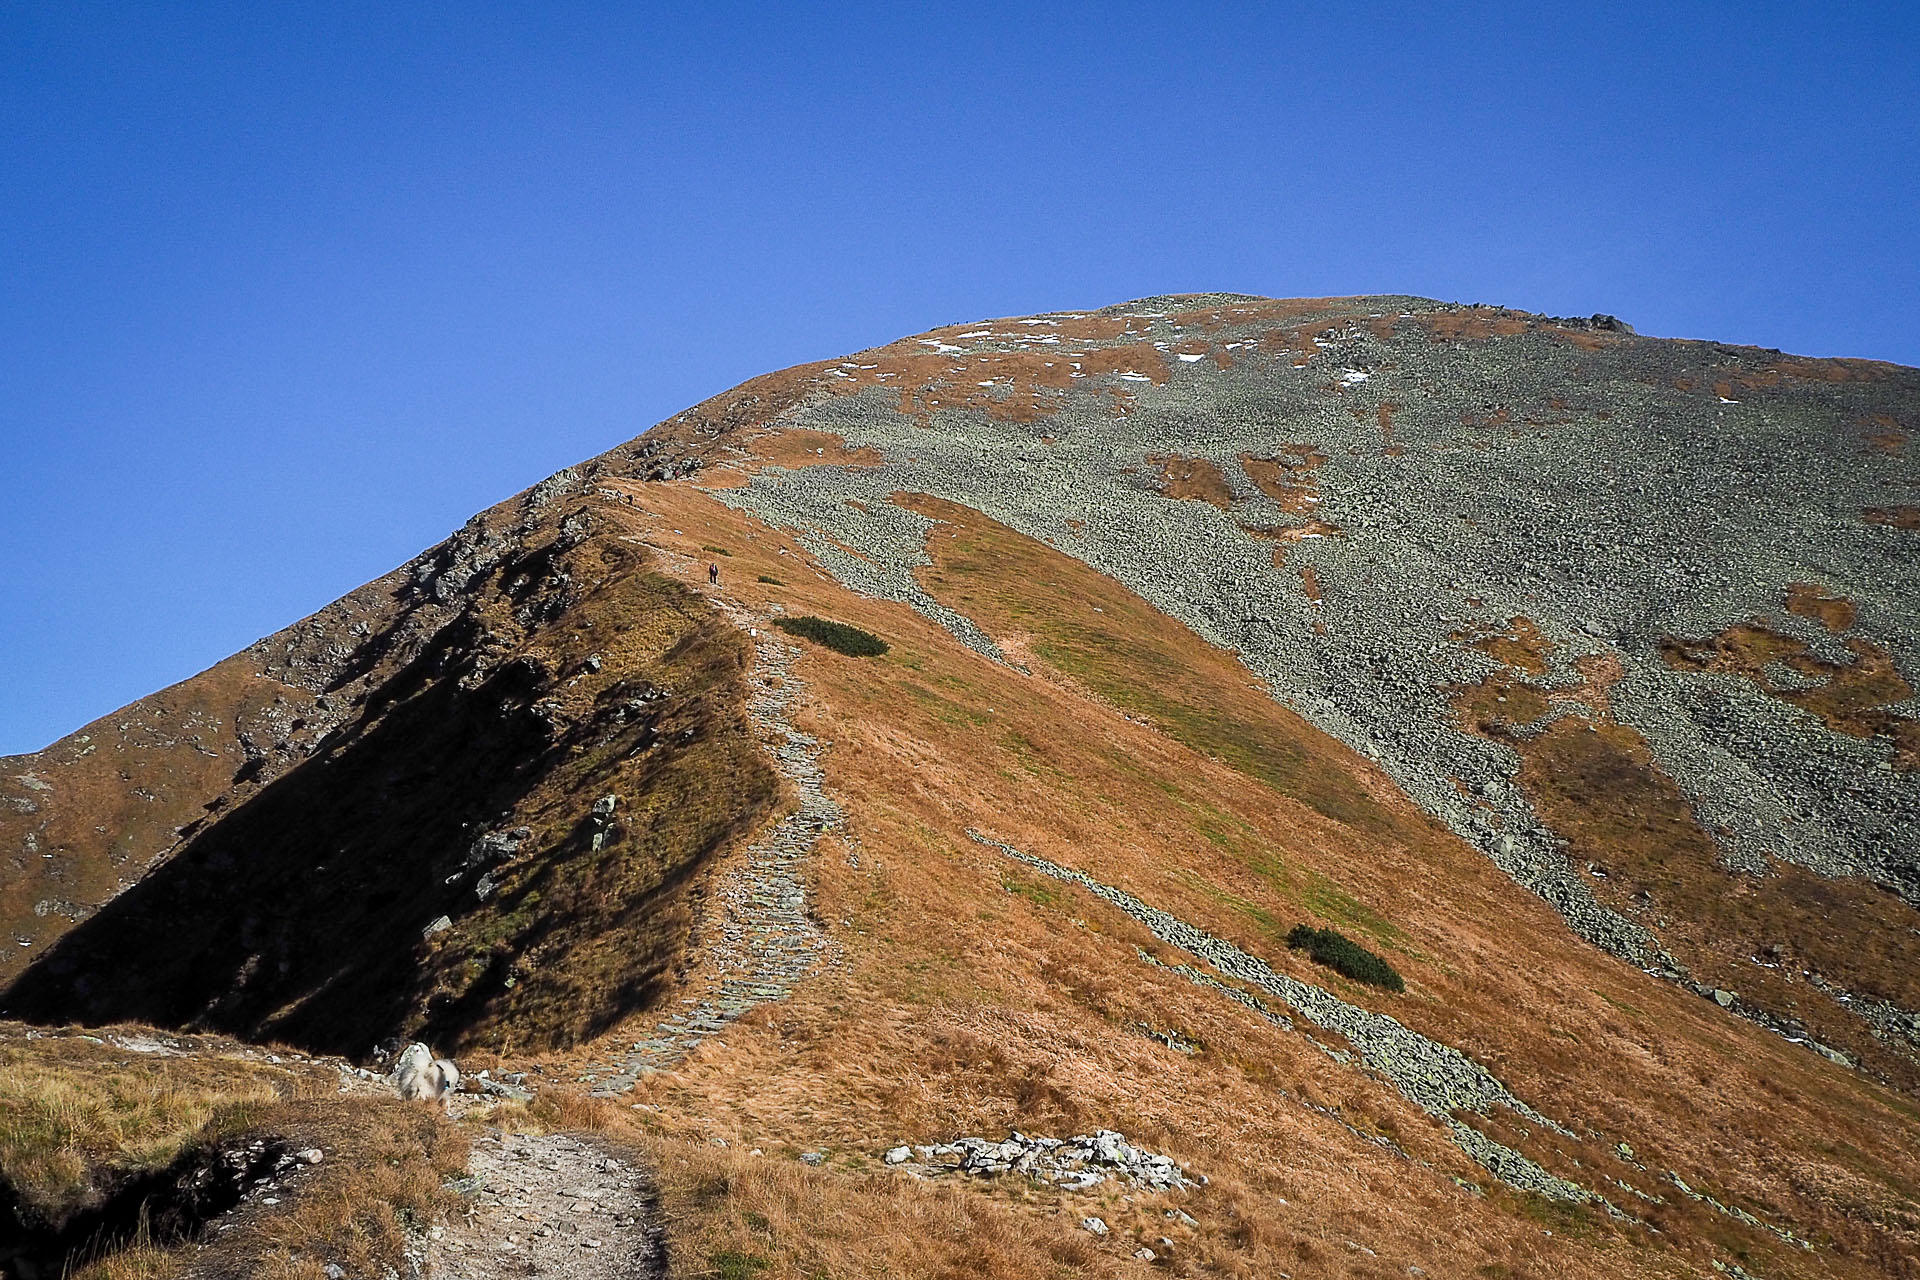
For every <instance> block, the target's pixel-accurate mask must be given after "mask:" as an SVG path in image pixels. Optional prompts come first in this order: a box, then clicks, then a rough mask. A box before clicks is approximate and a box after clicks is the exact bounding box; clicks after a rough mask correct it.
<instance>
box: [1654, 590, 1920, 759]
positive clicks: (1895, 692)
mask: <svg viewBox="0 0 1920 1280" xmlns="http://www.w3.org/2000/svg"><path fill="white" fill-rule="evenodd" d="M1846 645H1847V648H1849V649H1851V650H1853V653H1854V659H1853V661H1852V662H1850V663H1836V662H1828V661H1825V660H1824V659H1821V658H1817V657H1815V656H1814V655H1813V654H1812V653H1811V652H1810V651H1809V650H1808V648H1807V646H1806V644H1805V643H1804V642H1803V641H1800V640H1796V639H1794V638H1793V637H1792V636H1785V635H1781V634H1780V633H1779V632H1777V631H1774V630H1773V629H1771V628H1769V627H1765V626H1762V625H1760V624H1759V623H1741V624H1739V625H1737V626H1733V627H1729V628H1727V629H1726V630H1725V631H1723V632H1721V633H1720V634H1718V635H1715V636H1709V637H1708V638H1706V639H1705V640H1699V641H1686V640H1672V639H1670V640H1668V641H1667V642H1666V643H1665V644H1663V645H1662V647H1661V653H1662V656H1664V657H1665V658H1666V660H1667V663H1668V664H1669V665H1670V666H1673V667H1677V668H1679V669H1681V670H1687V671H1725V672H1731V673H1733V674H1735V675H1740V676H1745V677H1746V678H1747V679H1749V680H1751V681H1752V682H1753V683H1754V684H1755V685H1757V686H1758V687H1759V688H1760V689H1762V690H1763V691H1765V692H1766V693H1768V694H1770V695H1772V696H1773V697H1776V698H1779V699H1782V700H1783V701H1786V702H1791V703H1793V704H1794V705H1795V706H1797V707H1800V708H1801V709H1802V710H1805V711H1809V712H1811V713H1812V714H1814V715H1816V716H1818V717H1819V718H1820V719H1821V720H1822V721H1823V722H1824V723H1825V724H1826V726H1827V727H1828V728H1829V729H1832V730H1834V731H1835V732H1836V733H1845V734H1849V735H1851V736H1853V737H1856V738H1873V737H1883V738H1887V739H1889V740H1890V741H1892V742H1894V743H1895V745H1896V747H1897V748H1899V750H1898V752H1897V754H1896V760H1895V763H1896V767H1900V768H1913V767H1914V766H1915V764H1916V763H1920V762H1916V760H1915V759H1914V757H1913V755H1912V752H1911V750H1910V749H1909V748H1908V744H1909V743H1911V742H1912V740H1913V739H1912V729H1911V727H1910V726H1911V725H1912V723H1913V722H1912V721H1909V720H1907V719H1905V717H1902V716H1898V715H1895V714H1894V713H1893V712H1892V711H1890V710H1889V709H1888V708H1890V707H1892V706H1893V705H1895V704H1897V703H1901V702H1905V701H1906V700H1907V699H1908V698H1910V697H1912V696H1913V687H1912V686H1911V685H1909V684H1908V683H1907V681H1906V679H1905V678H1904V677H1903V676H1901V674H1900V672H1899V671H1898V670H1897V669H1896V668H1895V667H1894V664H1893V656H1892V655H1891V654H1889V653H1888V652H1887V651H1886V650H1885V649H1883V648H1881V647H1880V646H1879V645H1876V644H1874V643H1872V642H1871V641H1868V640H1863V639H1860V638H1858V637H1850V638H1848V640H1847V641H1846ZM1774 663H1779V664H1780V665H1781V666H1783V667H1785V668H1786V669H1787V670H1789V671H1792V672H1794V673H1795V674H1796V675H1797V676H1800V677H1802V678H1804V679H1806V680H1811V681H1816V682H1817V683H1814V684H1812V685H1811V686H1810V687H1804V688H1803V687H1801V686H1800V683H1799V682H1798V681H1795V682H1794V683H1792V684H1790V685H1789V684H1782V683H1781V682H1779V681H1778V680H1776V679H1775V678H1774V677H1773V675H1772V674H1770V672H1769V670H1768V668H1769V667H1770V666H1771V665H1772V664H1774Z"/></svg>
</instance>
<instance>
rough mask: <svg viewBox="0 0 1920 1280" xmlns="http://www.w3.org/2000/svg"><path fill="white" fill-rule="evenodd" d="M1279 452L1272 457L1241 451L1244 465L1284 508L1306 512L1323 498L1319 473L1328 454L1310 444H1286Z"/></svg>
mask: <svg viewBox="0 0 1920 1280" xmlns="http://www.w3.org/2000/svg"><path fill="white" fill-rule="evenodd" d="M1277 453H1278V456H1277V457H1272V458H1258V457H1255V456H1253V455H1252V454H1241V455H1240V469H1241V470H1242V471H1244V472H1246V475H1247V479H1249V480H1251V481H1252V482H1253V485H1254V487H1255V488H1256V489H1258V490H1260V492H1262V493H1264V494H1266V495H1267V496H1268V497H1269V498H1272V499H1273V500H1274V501H1275V502H1276V503H1278V504H1279V505H1280V509H1281V510H1282V511H1286V512H1289V513H1291V514H1293V515H1306V514H1307V513H1309V512H1311V511H1312V510H1313V508H1314V507H1315V506H1317V505H1318V504H1319V502H1320V492H1319V482H1318V480H1317V478H1316V475H1315V473H1316V472H1318V471H1319V470H1320V468H1321V467H1323V466H1325V465H1326V461H1327V455H1326V454H1324V453H1321V452H1320V451H1319V450H1318V449H1316V448H1314V446H1312V445H1310V444H1288V445H1282V446H1280V448H1279V449H1278V450H1277Z"/></svg>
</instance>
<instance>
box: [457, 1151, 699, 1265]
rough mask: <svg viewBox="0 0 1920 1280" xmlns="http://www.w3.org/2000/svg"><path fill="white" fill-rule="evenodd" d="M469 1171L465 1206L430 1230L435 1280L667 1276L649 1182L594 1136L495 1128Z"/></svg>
mask: <svg viewBox="0 0 1920 1280" xmlns="http://www.w3.org/2000/svg"><path fill="white" fill-rule="evenodd" d="M467 1169H468V1178H467V1180H466V1183H465V1185H463V1186H462V1188H461V1189H462V1190H463V1191H464V1192H465V1193H466V1195H467V1197H468V1201H467V1211H466V1213H465V1214H464V1215H462V1216H456V1217H455V1218H454V1219H453V1221H452V1222H451V1223H450V1224H449V1225H448V1226H446V1227H443V1228H441V1227H437V1228H435V1229H434V1230H433V1232H432V1233H431V1239H430V1240H429V1243H428V1248H427V1257H426V1274H427V1275H428V1276H429V1277H432V1278H433V1280H509V1277H511V1278H513V1280H519V1278H520V1277H526V1276H544V1277H551V1278H552V1280H599V1278H600V1277H606V1278H607V1280H613V1278H614V1277H619V1280H653V1278H656V1277H657V1278H664V1277H665V1276H666V1274H667V1255H666V1244H665V1239H664V1235H663V1233H662V1229H661V1226H660V1222H659V1212H658V1206H657V1205H656V1204H655V1201H654V1195H653V1190H652V1186H651V1183H650V1182H649V1181H648V1179H647V1178H646V1176H645V1175H644V1174H643V1173H642V1171H641V1170H639V1169H638V1168H635V1167H634V1166H632V1165H630V1164H628V1163H626V1162H624V1161H622V1160H619V1159H616V1158H615V1157H613V1156H611V1155H609V1154H607V1153H606V1152H605V1151H603V1150H601V1149H600V1148H598V1147H596V1146H594V1145H593V1144H592V1143H590V1142H588V1141H586V1140H584V1139H582V1138H578V1137H574V1136H572V1135H569V1134H548V1135H545V1136H541V1137H533V1136H529V1135H526V1134H514V1133H503V1132H501V1131H500V1130H498V1129H489V1130H488V1132H487V1133H486V1134H485V1135H484V1136H483V1137H480V1138H477V1139H475V1141H474V1143H473V1156H472V1159H471V1160H470V1161H469V1163H468V1165H467Z"/></svg>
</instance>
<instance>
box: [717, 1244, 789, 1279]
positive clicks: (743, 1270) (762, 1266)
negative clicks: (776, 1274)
mask: <svg viewBox="0 0 1920 1280" xmlns="http://www.w3.org/2000/svg"><path fill="white" fill-rule="evenodd" d="M707 1261H708V1262H709V1263H710V1264H712V1266H713V1275H714V1276H716V1277H717V1278H718V1280H753V1277H754V1276H757V1275H759V1274H760V1273H761V1272H762V1271H765V1270H766V1269H767V1268H769V1267H771V1266H772V1265H773V1260H772V1259H771V1258H768V1257H767V1256H765V1255H764V1254H758V1253H742V1252H740V1251H739V1250H738V1249H719V1250H716V1251H714V1252H713V1253H710V1254H708V1255H707Z"/></svg>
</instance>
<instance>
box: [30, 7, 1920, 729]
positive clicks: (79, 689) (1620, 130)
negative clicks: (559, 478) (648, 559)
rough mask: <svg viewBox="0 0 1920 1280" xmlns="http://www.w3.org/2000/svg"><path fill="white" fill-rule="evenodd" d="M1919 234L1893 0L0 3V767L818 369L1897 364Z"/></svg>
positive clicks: (1908, 332) (1914, 301)
mask: <svg viewBox="0 0 1920 1280" xmlns="http://www.w3.org/2000/svg"><path fill="white" fill-rule="evenodd" d="M396 15H401V16H396ZM1917 233H1920V5H1915V4H1913V3H1911V2H1909V3H1906V4H1899V5H1891V4H1890V5H1882V6H1868V5H1807V4H1797V5H1791V6H1789V5H1773V4H1722V5H1706V4H1685V3H1680V4H1672V3H1662V4H1647V5H1630V4H1629V5H1618V4H1616V5H1580V6H1568V5H1556V4H1541V3H1538V0H1532V2H1530V3H1525V4H1513V5H1506V6H1499V5H1461V6H1444V5H1438V4H1423V5H1406V6H1369V5H1361V4H1351V3H1346V4H1315V5H1311V6H1306V5H1284V4H1271V5H1260V4H1234V5H1206V4H1199V3H1188V4H1177V5H1176V4H1155V5H1129V4H1122V3H1112V2H1109V3H1102V4H1088V5H1065V4H1031V3H1029V4H1021V5H1009V6H1005V7H996V6H987V5H952V4H944V5H921V4H910V3H909V4H903V3H898V2H896V3H891V4H884V5H873V6H855V5H840V6H817V7H816V6H804V5H773V4H764V5H745V6H737V7H736V6H732V5H728V4H723V3H702V4H687V3H679V4H674V5H671V6H666V5H662V6H649V5H644V4H637V3H627V4H608V5H572V4H567V3H564V2H560V0H541V2H540V3H528V4H524V5H519V6H489V5H484V4H469V5H464V6H458V7H455V6H446V7H441V6H437V5H433V4H409V5H391V4H389V5H378V6H375V5H360V4H354V3H341V2H339V0H330V2H329V3H325V4H310V5H309V4H300V3H293V2H288V3H275V4H233V5H220V4H215V3H200V4H191V5H188V4H168V3H163V2H160V0H152V2H149V3H143V4H139V5H124V6H121V5H94V4H87V3H83V2H81V0H52V2H49V3H44V4H40V3H25V2H22V0H0V753H4V752H19V751H29V750H35V749H38V748H39V747H42V746H44V745H46V744H47V743H48V742H50V741H52V740H53V739H55V738H57V737H58V736H60V735H62V734H64V733H67V732H70V731H72V730H73V729H75V728H77V727H79V726H80V725H81V724H83V723H85V722H86V721H87V720H89V719H91V718H93V717H95V716H98V715H101V714H103V713H105V712H107V711H109V710H112V709H113V708H115V707H117V706H120V705H122V704H123V703H125V702H128V701H130V700H132V699H134V698H137V697H139V696H141V695H143V694H145V693H148V692H150V691H152V690H154V689H156V688H158V687H160V686H163V685H165V684H168V683H170V682H172V681H174V680H178V679H181V678H184V677H185V676H188V675H190V674H192V673H194V672H195V671H198V670H200V669H202V668H204V667H206V666H209V665H211V664H212V663H214V662H216V661H218V660H219V659H220V658H222V657H224V656H225V655H227V654H228V653H231V652H233V651H234V650H236V649H239V648H241V647H243V646H245V645H246V644H248V643H250V642H251V641H253V640H254V639H256V638H258V637H259V636H261V635H264V634H267V633H269V632H272V631H274V630H276V629H278V628H279V627H281V626H284V625H286V624H287V623H289V622H292V621H293V620H295V619H297V618H299V617H301V616H302V615H304V614H306V613H308V612H311V611H312V610H313V609H316V608H318V607H320V606H321V605H323V604H325V603H327V602H328V601H329V600H332V599H333V598H335V597H337V596H339V595H341V594H342V593H344V592H346V591H348V590H350V589H352V588H353V587H354V586H356V585H358V584H359V583H361V582H364V581H366V580H367V579H369V578H373V577H376V576H378V575H379V574H381V573H383V572H385V571H386V570H388V569H389V568H391V567H393V566H394V565H396V564H399V563H400V562H402V561H404V560H406V559H408V558H409V557H410V556H412V555H413V554H414V553H416V552H417V551H419V550H421V549H423V548H425V547H426V546H428V545H430V544H432V543H433V542H435V541H437V540H438V539H440V538H441V537H443V536H445V535H446V534H447V533H448V532H449V531H450V530H452V529H453V528H454V527H456V526H458V525H459V524H460V523H461V522H462V521H463V520H464V519H465V518H466V517H467V516H468V515H470V514H472V513H473V512H474V511H477V510H479V509H480V508H482V507H484V506H487V505H488V504H490V503H492V502H495V501H497V500H499V499H500V498H502V497H505V496H506V495H508V494H510V493H512V492H514V491H515V490H517V489H520V488H522V487H524V486H526V485H527V484H530V483H532V482H533V481H535V480H538V479H540V478H541V477H542V476H544V475H546V474H548V473H550V472H552V471H554V470H556V469H558V468H560V467H562V466H565V465H567V464H569V463H571V462H575V461H578V460H579V459H581V458H584V457H588V456H591V455H593V454H595V453H598V452H600V451H601V450H603V449H606V448H608V447H609V446H611V445H613V444H615V443H617V442H619V441H621V440H624V439H627V438H629V437H631V436H633V435H635V434H637V433H638V432H640V431H641V430H643V429H645V428H646V427H647V426H649V425H650V424H652V423H654V422H656V421H658V420H660V419H661V418H664V417H667V416H669V415H671V414H672V413H674V412H675V411H677V410H679V409H681V408H683V407H685V406H686V405H688V404H691V403H693V402H695V401H698V400H700V399H703V398H704V397H706V396H708V395H711V394H713V393H714V392H717V391H720V390H723V389H725V388H727V387H729V386H731V385H733V384H734V383H736V382H739V381H741V380H743V379H745V378H747V377H750V376H752V375H754V374H756V373H761V372H765V371H767V370H770V369H775V368H779V367H783V366H785V365H789V364H793V363H796V362H799V361H803V360H811V359H817V358H821V357H826V356H831V355H838V354H841V353H844V352H848V351H852V350H856V349H858V348H861V347H865V346H869V345H872V344H875V343H879V342H884V341H888V340H891V339H893V338H895V337H898V336H901V335H904V334H908V333H913V332H917V331H919V330H922V329H926V328H930V327H932V326H934V325H937V324H942V323H946V322H950V321H958V320H971V319H977V318H982V317H986V316H996V315H1017V314H1025V313H1030V312H1035V311H1044V310H1057V309H1064V308H1074V307H1092V306H1098V305H1103V304H1106V303H1109V302H1116V301H1121V300H1124V299H1127V298H1131V297H1138V296H1141V295H1145V294H1152V293H1164V292H1190V291H1198V290H1212V289H1220V290H1233V291H1239V292H1247V293H1261V294H1270V295H1276V296H1294V295H1320V294H1335V293H1363V292H1405V293H1417V294H1425V295H1429V296H1433V297H1439V298H1448V299H1455V300H1459V301H1486V302H1497V303H1501V304H1505V305H1510V306H1516V307H1523V308H1526V309H1529V310H1536V311H1546V312H1551V313H1555V314H1584V313H1589V312H1594V311H1607V312H1612V313H1615V314H1617V315H1619V316H1621V317H1622V318H1623V319H1625V320H1628V321H1629V322H1631V323H1633V324H1634V325H1636V326H1637V327H1638V328H1639V329H1640V330H1641V331H1642V332H1643V333H1655V334H1669V335H1682V336H1688V337H1710V338H1718V339H1722V340H1726V341H1736V342H1749V343H1756V344H1760V345H1764V346H1775V347H1781V348H1784V349H1787V350H1792V351H1797V352H1804V353H1809V354H1819V355H1857V356H1873V357H1878V358H1882V359H1888V360H1897V361H1901V362H1903V363H1908V364H1920V234H1917Z"/></svg>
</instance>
